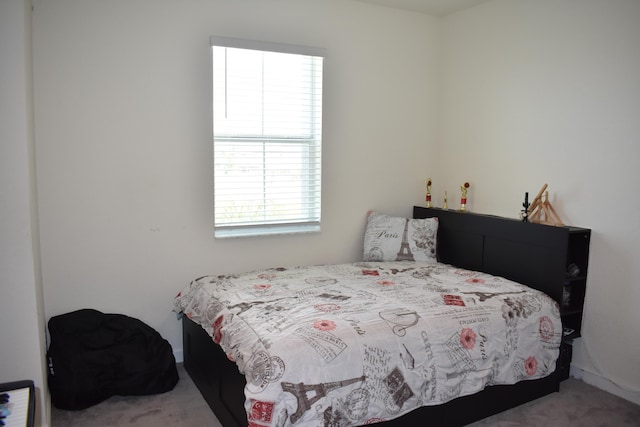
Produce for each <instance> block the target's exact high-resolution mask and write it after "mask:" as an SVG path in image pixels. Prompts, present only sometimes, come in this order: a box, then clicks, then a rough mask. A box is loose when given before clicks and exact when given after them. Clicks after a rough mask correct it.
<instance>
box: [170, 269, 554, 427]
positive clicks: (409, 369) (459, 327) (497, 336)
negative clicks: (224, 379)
mask: <svg viewBox="0 0 640 427" xmlns="http://www.w3.org/2000/svg"><path fill="white" fill-rule="evenodd" d="M175 305H176V308H177V310H178V311H181V312H183V313H184V314H186V315H187V316H188V317H189V318H191V319H192V320H193V321H195V322H196V323H199V324H200V325H202V327H203V328H204V329H205V330H206V331H207V332H208V333H209V334H210V335H211V336H212V337H213V340H214V341H215V342H217V343H219V344H220V345H221V346H222V348H223V349H224V351H225V352H226V353H227V355H228V357H229V358H230V359H232V360H234V361H235V362H236V363H237V364H238V367H239V369H240V371H241V372H242V373H244V374H245V375H246V377H247V386H246V388H245V395H246V403H245V407H246V409H247V416H248V420H249V425H250V426H256V427H259V426H288V425H296V426H326V425H332V426H338V425H339V426H350V425H362V424H371V423H375V422H379V421H385V420H389V419H392V418H396V417H399V416H400V415H402V414H404V413H406V412H409V411H411V410H412V409H414V408H416V407H417V406H423V405H436V404H439V403H443V402H446V401H449V400H451V399H454V398H456V397H458V396H463V395H468V394H473V393H476V392H478V391H479V390H481V389H483V388H484V387H485V386H487V385H491V384H513V383H516V382H518V381H522V380H528V379H536V378H541V377H544V376H546V375H548V374H550V373H551V372H553V370H554V369H555V362H556V359H557V357H558V354H559V346H560V341H561V334H562V327H561V322H560V315H559V310H558V306H557V304H556V303H555V302H554V301H553V300H552V299H551V298H549V297H548V296H547V295H545V294H543V293H541V292H539V291H536V290H533V289H531V288H528V287H526V286H523V285H520V284H517V283H514V282H512V281H509V280H506V279H504V278H500V277H494V276H490V275H487V274H484V273H477V272H471V271H467V270H461V269H458V268H455V267H452V266H449V265H445V264H433V263H416V262H376V263H374V262H368V263H354V264H340V265H325V266H312V267H297V268H276V269H268V270H262V271H254V272H250V273H244V274H236V275H223V276H206V277H202V278H199V279H197V280H194V281H193V282H192V283H191V284H190V285H189V286H188V287H186V288H185V289H184V290H183V291H182V292H181V293H180V294H178V296H176V299H175Z"/></svg>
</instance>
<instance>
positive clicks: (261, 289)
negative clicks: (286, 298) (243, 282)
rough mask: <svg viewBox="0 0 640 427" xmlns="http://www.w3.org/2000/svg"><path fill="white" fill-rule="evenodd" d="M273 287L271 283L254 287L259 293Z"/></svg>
mask: <svg viewBox="0 0 640 427" xmlns="http://www.w3.org/2000/svg"><path fill="white" fill-rule="evenodd" d="M270 287H271V285H270V284H269V283H260V284H258V285H253V289H257V290H259V291H263V290H265V289H269V288H270Z"/></svg>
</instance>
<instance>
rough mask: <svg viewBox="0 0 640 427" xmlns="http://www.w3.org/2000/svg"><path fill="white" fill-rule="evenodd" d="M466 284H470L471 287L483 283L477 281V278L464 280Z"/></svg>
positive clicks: (481, 280)
mask: <svg viewBox="0 0 640 427" xmlns="http://www.w3.org/2000/svg"><path fill="white" fill-rule="evenodd" d="M465 282H467V283H471V284H472V285H482V284H483V283H484V279H479V278H477V277H472V278H470V279H467V280H465Z"/></svg>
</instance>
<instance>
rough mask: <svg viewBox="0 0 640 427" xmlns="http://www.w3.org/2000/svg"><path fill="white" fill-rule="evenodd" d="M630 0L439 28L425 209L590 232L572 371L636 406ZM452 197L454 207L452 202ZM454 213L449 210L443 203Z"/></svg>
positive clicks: (498, 3) (638, 34)
mask: <svg viewBox="0 0 640 427" xmlns="http://www.w3.org/2000/svg"><path fill="white" fill-rule="evenodd" d="M638 23H640V2H638V1H635V0H607V1H601V0H581V1H572V0H542V1H533V0H531V1H529V0H495V1H493V2H489V3H487V4H484V5H481V6H478V7H475V8H472V9H468V10H466V11H462V12H460V13H456V14H454V15H451V16H449V17H447V18H445V19H444V20H443V27H442V30H443V33H442V37H443V45H442V54H443V56H442V71H441V72H442V93H443V96H442V122H441V123H442V127H441V134H440V138H439V141H440V144H439V146H438V151H437V152H436V154H437V158H438V159H439V161H440V162H439V163H438V167H437V169H436V171H435V172H434V173H432V175H433V179H434V192H435V193H437V195H436V196H434V198H435V199H436V200H438V201H440V200H441V197H442V193H443V192H444V190H445V189H447V190H448V192H449V195H450V197H449V200H450V207H457V206H458V204H457V203H458V202H459V199H457V198H459V196H460V192H459V189H458V187H459V185H460V184H462V183H463V182H464V181H465V180H469V181H470V182H471V189H470V191H469V207H470V208H471V210H473V211H477V212H483V213H491V214H499V215H505V216H510V217H516V216H517V214H518V212H519V210H520V209H522V207H521V204H522V201H523V197H524V193H525V191H528V192H529V195H530V197H531V198H532V197H533V195H535V194H536V193H537V192H538V190H539V189H540V188H541V187H542V185H543V184H544V183H548V184H549V195H550V201H551V202H552V204H553V206H554V207H555V209H556V210H557V211H558V213H559V214H560V217H561V219H562V220H563V221H564V222H565V223H567V224H571V225H578V226H583V227H589V228H592V230H593V234H592V241H591V254H590V265H589V279H588V284H587V288H588V289H587V296H586V303H585V306H586V311H585V316H584V319H583V328H582V332H583V338H582V339H581V340H578V341H577V342H576V343H575V345H574V358H573V365H572V367H573V369H572V372H574V373H577V374H578V375H584V376H585V379H586V380H589V381H592V382H594V383H595V384H596V385H599V386H600V387H601V388H605V389H610V390H611V391H614V392H616V393H617V394H620V395H622V396H623V397H626V398H628V399H629V400H633V401H635V402H636V403H640V370H639V369H638V361H640V310H639V309H638V307H639V306H640V286H639V284H640V264H639V263H638V262H637V254H638V252H639V250H640V227H639V226H638V212H639V211H640V202H639V199H638V194H637V185H638V183H640V168H638V163H637V159H638V156H639V155H640V48H639V46H640V25H638ZM452 194H453V195H455V196H454V197H451V195H452ZM452 200H453V201H454V202H453V206H452V204H451V201H452Z"/></svg>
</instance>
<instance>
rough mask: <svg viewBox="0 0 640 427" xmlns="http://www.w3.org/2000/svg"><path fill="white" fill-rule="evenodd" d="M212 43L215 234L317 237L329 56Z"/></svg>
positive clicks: (313, 50)
mask: <svg viewBox="0 0 640 427" xmlns="http://www.w3.org/2000/svg"><path fill="white" fill-rule="evenodd" d="M211 44H212V49H213V146H214V223H215V236H216V237H232V236H245V235H263V234H280V233H296V232H310V231H319V229H320V210H321V209H320V202H321V189H320V183H321V164H320V163H321V147H322V140H321V135H322V71H323V57H324V52H323V51H322V50H321V49H317V48H307V47H302V46H292V45H279V44H271V43H263V42H253V41H247V40H238V39H229V38H222V37H212V38H211Z"/></svg>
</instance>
